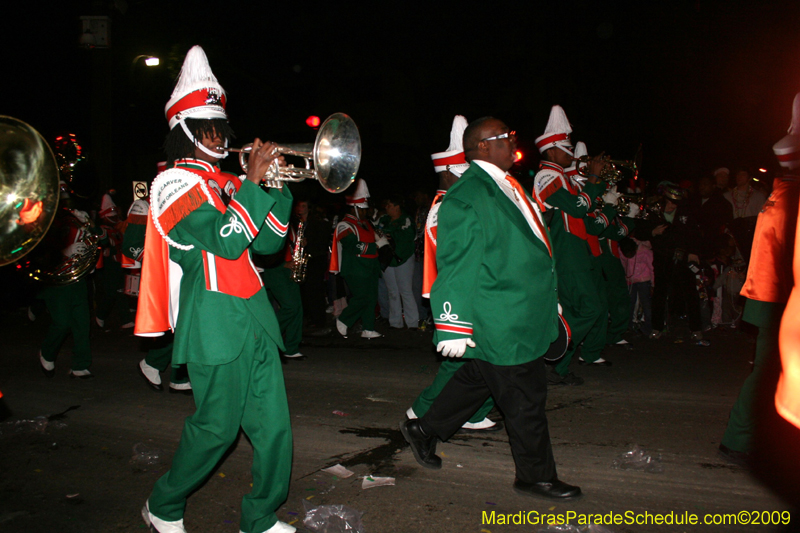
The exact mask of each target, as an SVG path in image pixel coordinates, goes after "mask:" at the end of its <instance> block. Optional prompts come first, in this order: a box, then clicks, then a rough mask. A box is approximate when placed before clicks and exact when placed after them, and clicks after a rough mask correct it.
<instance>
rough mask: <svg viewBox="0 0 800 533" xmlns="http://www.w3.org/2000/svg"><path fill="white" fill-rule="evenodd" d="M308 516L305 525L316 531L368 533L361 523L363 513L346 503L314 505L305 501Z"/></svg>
mask: <svg viewBox="0 0 800 533" xmlns="http://www.w3.org/2000/svg"><path fill="white" fill-rule="evenodd" d="M303 508H304V509H305V511H306V517H305V518H304V519H303V525H304V526H305V527H306V528H308V529H309V530H310V531H314V532H315V533H366V530H365V529H364V526H363V525H362V523H361V515H362V514H363V513H361V512H360V511H356V510H355V509H353V508H351V507H347V506H346V505H320V506H319V507H314V506H312V504H310V503H308V502H307V501H303Z"/></svg>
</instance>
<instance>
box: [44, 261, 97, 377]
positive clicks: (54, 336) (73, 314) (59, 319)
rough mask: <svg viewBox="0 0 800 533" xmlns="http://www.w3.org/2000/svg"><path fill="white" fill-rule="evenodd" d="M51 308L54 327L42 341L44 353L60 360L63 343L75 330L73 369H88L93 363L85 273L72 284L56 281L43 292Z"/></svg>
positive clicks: (49, 357) (50, 357) (50, 328)
mask: <svg viewBox="0 0 800 533" xmlns="http://www.w3.org/2000/svg"><path fill="white" fill-rule="evenodd" d="M39 298H41V299H42V300H44V303H45V305H46V306H47V310H48V311H49V312H50V318H51V320H52V322H50V327H49V328H48V329H47V333H46V334H45V337H44V340H43V341H42V357H43V358H44V359H45V360H46V361H50V362H53V361H55V360H56V356H57V355H58V351H59V349H60V348H61V343H63V342H64V339H66V338H67V336H68V335H69V334H70V333H72V340H73V342H74V345H73V348H72V353H73V356H72V370H86V369H87V368H89V365H91V364H92V352H91V350H90V349H89V323H90V321H91V316H90V315H89V288H88V282H87V281H86V278H85V277H84V278H83V279H81V280H80V281H77V282H75V283H70V284H69V285H53V286H50V287H46V288H44V289H43V290H42V291H41V292H40V293H39Z"/></svg>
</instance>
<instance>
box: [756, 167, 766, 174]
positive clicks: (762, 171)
mask: <svg viewBox="0 0 800 533" xmlns="http://www.w3.org/2000/svg"><path fill="white" fill-rule="evenodd" d="M758 171H759V172H761V173H762V174H766V173H767V169H766V168H759V169H758Z"/></svg>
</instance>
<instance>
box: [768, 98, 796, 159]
mask: <svg viewBox="0 0 800 533" xmlns="http://www.w3.org/2000/svg"><path fill="white" fill-rule="evenodd" d="M772 151H773V152H775V156H776V157H777V158H778V162H779V163H780V164H781V166H782V167H785V168H798V167H800V93H797V94H796V95H795V97H794V104H793V105H792V124H791V125H790V126H789V135H787V136H786V137H784V138H783V139H781V140H780V141H778V142H776V143H775V145H774V146H773V147H772Z"/></svg>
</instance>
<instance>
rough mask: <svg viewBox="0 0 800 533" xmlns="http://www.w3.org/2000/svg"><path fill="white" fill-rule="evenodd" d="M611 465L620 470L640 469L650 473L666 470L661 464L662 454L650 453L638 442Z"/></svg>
mask: <svg viewBox="0 0 800 533" xmlns="http://www.w3.org/2000/svg"><path fill="white" fill-rule="evenodd" d="M611 467H612V468H617V469H620V470H640V471H642V472H648V473H650V474H658V473H661V472H663V471H664V466H663V465H662V464H661V454H658V455H656V456H652V455H649V454H648V453H647V452H646V451H645V450H644V449H642V448H640V447H639V445H638V444H635V445H634V446H633V449H632V450H630V451H628V452H625V453H623V454H622V455H621V456H620V457H619V458H618V459H614V462H613V463H612V465H611Z"/></svg>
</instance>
